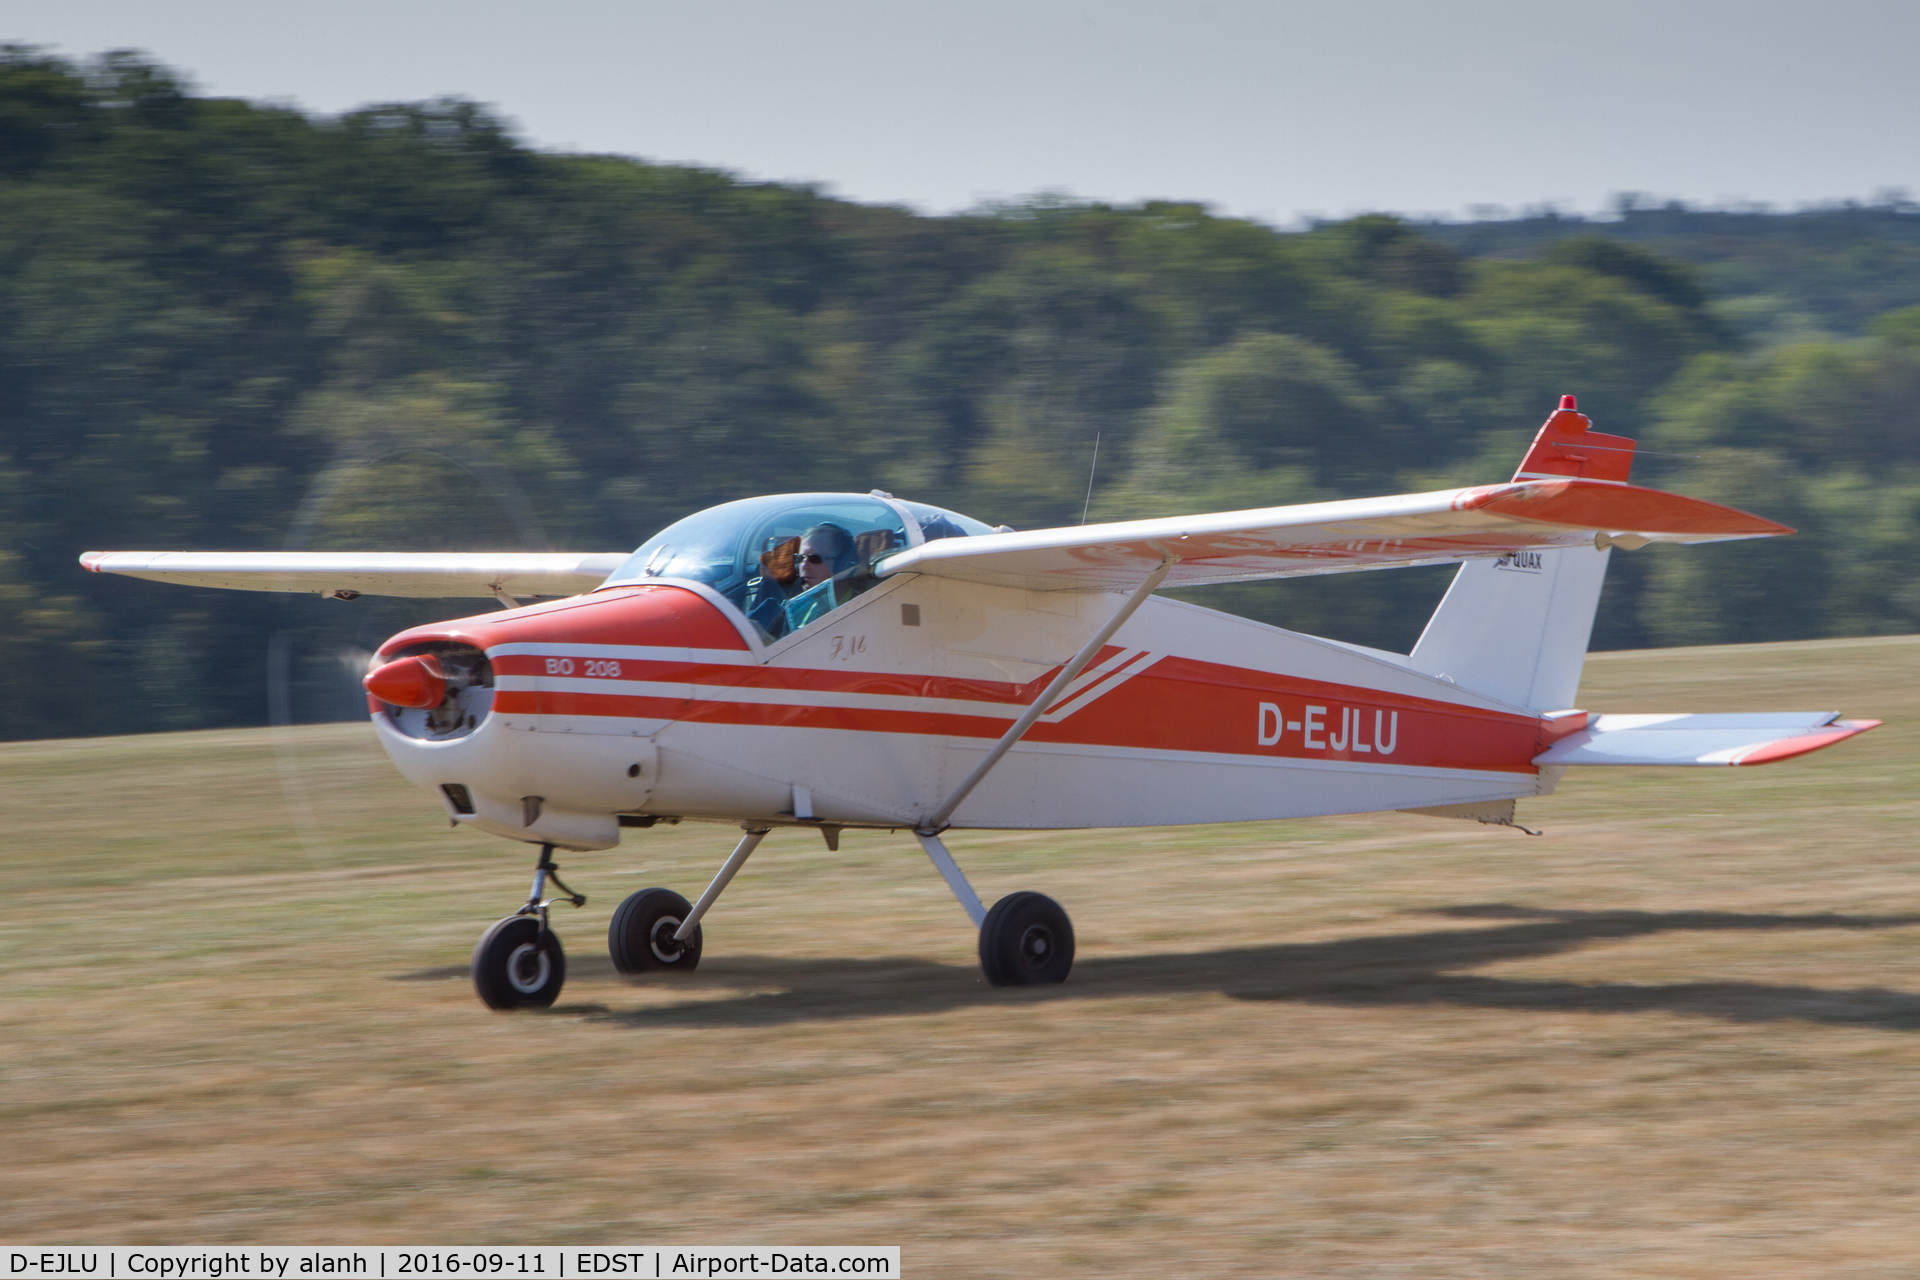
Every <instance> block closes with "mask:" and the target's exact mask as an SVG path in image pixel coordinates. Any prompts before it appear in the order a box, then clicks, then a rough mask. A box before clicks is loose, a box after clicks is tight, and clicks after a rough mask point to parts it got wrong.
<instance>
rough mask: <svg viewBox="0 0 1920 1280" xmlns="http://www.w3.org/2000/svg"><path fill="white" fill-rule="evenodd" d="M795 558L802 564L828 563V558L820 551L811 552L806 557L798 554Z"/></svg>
mask: <svg viewBox="0 0 1920 1280" xmlns="http://www.w3.org/2000/svg"><path fill="white" fill-rule="evenodd" d="M793 558H794V559H795V560H798V561H799V562H800V563H801V564H825V563H826V562H827V558H826V557H825V556H823V555H821V554H820V553H819V552H818V551H809V552H807V553H806V554H805V555H799V554H796V555H795V556H794V557H793Z"/></svg>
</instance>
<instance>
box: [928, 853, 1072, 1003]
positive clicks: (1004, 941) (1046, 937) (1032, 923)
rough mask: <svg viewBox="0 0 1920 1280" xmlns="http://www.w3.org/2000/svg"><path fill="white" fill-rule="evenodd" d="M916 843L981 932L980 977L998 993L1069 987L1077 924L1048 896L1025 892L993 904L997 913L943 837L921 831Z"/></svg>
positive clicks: (1011, 894)
mask: <svg viewBox="0 0 1920 1280" xmlns="http://www.w3.org/2000/svg"><path fill="white" fill-rule="evenodd" d="M913 835H914V838H915V839H917V840H918V841H919V842H920V847H921V848H922V849H924V850H926V852H927V857H928V858H930V859H931V860H932V861H933V865H934V866H935V868H937V869H938V870H939V872H940V878H941V879H943V880H945V881H946V882H947V888H949V889H951V890H953V896H954V897H955V898H957V899H959V901H960V908H961V910H963V911H965V912H966V913H967V919H969V920H971V921H973V924H974V927H975V928H977V929H978V930H979V931H980V971H981V972H982V973H983V974H985V975H986V979H987V981H988V982H990V983H992V984H993V985H994V986H996V987H1030V986H1043V985H1045V984H1048V983H1054V982H1065V981H1066V980H1067V974H1068V972H1069V971H1071V970H1072V968H1073V921H1071V920H1069V919H1067V913H1066V910H1065V908H1063V907H1062V906H1061V905H1060V904H1059V903H1057V902H1055V901H1054V900H1053V899H1052V898H1049V897H1048V896H1047V895H1046V894H1044V893H1033V892H1031V891H1028V890H1021V891H1019V892H1017V893H1010V894H1008V895H1007V896H1006V897H1004V898H1002V899H1000V901H998V902H996V903H994V904H993V908H992V910H988V908H987V906H986V905H985V904H984V903H982V902H981V901H980V895H979V894H977V893H975V892H974V891H973V886H972V885H971V884H969V883H967V877H966V875H965V873H963V872H962V871H961V870H960V866H959V864H958V863H956V862H955V861H954V860H953V855H952V854H950V853H948V852H947V846H946V845H945V844H943V843H942V842H941V840H940V834H939V832H937V831H925V830H921V831H915V832H914V833H913Z"/></svg>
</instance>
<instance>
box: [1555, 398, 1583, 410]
mask: <svg viewBox="0 0 1920 1280" xmlns="http://www.w3.org/2000/svg"><path fill="white" fill-rule="evenodd" d="M1560 407H1561V408H1562V409H1578V408H1579V407H1580V406H1579V405H1577V404H1575V403H1574V401H1573V397H1572V396H1561V397H1560Z"/></svg>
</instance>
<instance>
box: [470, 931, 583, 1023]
mask: <svg viewBox="0 0 1920 1280" xmlns="http://www.w3.org/2000/svg"><path fill="white" fill-rule="evenodd" d="M566 980H567V953H566V952H564V951H562V950H561V949H560V939H559V938H558V937H556V936H555V935H554V932H553V930H551V929H543V928H541V927H540V922H539V921H538V920H536V919H534V918H533V917H532V916H508V917H507V918H506V919H505V920H502V921H500V922H499V923H498V924H496V925H494V926H493V927H492V928H491V929H488V930H487V931H486V932H485V933H483V934H481V935H480V942H479V944H478V945H477V946H475V947H474V949H473V989H474V990H475V991H477V992H479V993H480V999H481V1000H482V1001H483V1002H484V1003H485V1004H486V1006H487V1008H489V1009H544V1008H546V1007H547V1006H548V1005H551V1004H552V1003H553V1002H554V1000H555V998H556V997H558V996H559V994H560V987H561V985H562V984H563V983H565V982H566Z"/></svg>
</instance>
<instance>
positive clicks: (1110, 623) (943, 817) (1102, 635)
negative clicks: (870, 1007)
mask: <svg viewBox="0 0 1920 1280" xmlns="http://www.w3.org/2000/svg"><path fill="white" fill-rule="evenodd" d="M1156 549H1157V550H1159V551H1160V553H1161V555H1162V559H1161V561H1160V567H1159V568H1157V569H1155V570H1154V571H1153V572H1152V573H1150V574H1148V575H1147V577H1146V581H1144V582H1142V583H1141V584H1140V585H1139V586H1137V587H1135V588H1134V589H1133V594H1132V595H1130V596H1128V597H1127V602H1126V603H1125V604H1123V605H1121V606H1120V608H1119V610H1118V611H1116V612H1115V613H1114V615H1113V616H1112V617H1111V618H1108V619H1107V625H1106V626H1104V627H1101V628H1100V630H1099V631H1097V632H1095V633H1094V637H1093V639H1091V640H1089V641H1087V642H1086V644H1084V645H1082V646H1081V647H1080V652H1078V653H1076V654H1074V655H1073V660H1072V661H1071V662H1069V663H1067V665H1066V666H1064V667H1062V668H1060V674H1059V675H1057V676H1055V677H1054V678H1053V682H1052V683H1051V684H1049V685H1048V686H1047V687H1046V690H1045V692H1043V693H1042V694H1041V695H1040V696H1039V697H1037V698H1035V699H1034V700H1033V701H1032V702H1031V703H1029V704H1028V706H1027V709H1026V710H1025V711H1022V712H1021V713H1020V718H1019V719H1018V720H1015V721H1014V722H1013V724H1012V725H1010V726H1008V728H1007V731H1006V732H1005V733H1003V734H1001V735H1000V741H998V742H996V743H994V744H993V750H991V751H989V752H987V757H986V759H984V760H982V761H981V762H980V763H979V764H977V765H975V766H974V767H973V772H972V773H970V774H968V775H967V777H966V780H965V781H964V782H962V783H961V784H960V785H959V786H958V787H956V788H954V792H953V794H952V795H950V796H948V797H947V802H946V803H945V804H943V805H941V806H940V807H939V808H938V809H937V810H935V811H934V813H933V816H932V817H930V818H928V819H927V820H926V821H925V822H923V823H921V824H920V825H919V826H917V827H915V828H914V829H913V832H914V834H915V835H918V836H930V835H938V834H939V833H940V832H942V831H944V830H946V828H947V819H949V818H951V817H953V811H954V810H955V809H958V808H959V807H960V802H961V801H962V800H965V799H966V798H967V796H968V795H969V794H971V793H972V791H973V789H974V788H975V787H977V786H979V785H980V783H981V780H982V779H984V778H985V777H986V776H987V775H988V774H989V773H991V772H993V766H995V765H997V764H999V763H1000V760H1001V758H1002V757H1003V756H1005V755H1006V754H1007V752H1009V751H1011V750H1013V744H1014V743H1016V742H1018V741H1020V739H1021V738H1022V737H1024V736H1025V735H1026V732H1027V730H1029V729H1031V728H1033V722H1034V721H1036V720H1038V719H1039V718H1040V717H1041V715H1042V714H1044V713H1045V711H1046V709H1047V708H1048V707H1050V706H1052V705H1053V703H1054V699H1056V698H1058V697H1059V696H1060V694H1061V693H1062V691H1064V690H1065V689H1066V687H1067V686H1068V685H1069V684H1072V683H1073V678H1074V677H1075V676H1077V675H1079V674H1080V671H1081V669H1082V668H1083V667H1085V666H1086V665H1087V664H1088V663H1089V662H1091V661H1093V655H1094V654H1096V653H1099V652H1100V650H1101V649H1102V648H1104V647H1105V646H1106V643H1107V641H1109V640H1111V639H1113V633H1114V632H1116V631H1118V630H1119V629H1120V627H1121V624H1122V623H1124V622H1126V620H1127V619H1128V618H1131V617H1132V616H1133V611H1134V610H1135V609H1138V608H1139V607H1140V606H1141V605H1142V604H1144V603H1146V599H1147V597H1148V596H1150V595H1152V594H1153V589H1154V588H1155V587H1157V586H1159V585H1160V584H1161V583H1162V582H1163V581H1165V580H1166V576H1167V573H1168V571H1169V570H1171V569H1172V568H1173V566H1174V565H1175V564H1176V563H1178V559H1179V558H1178V557H1177V556H1175V555H1174V554H1173V553H1172V552H1169V551H1167V550H1166V548H1164V547H1157V548H1156ZM943 874H944V868H943ZM964 902H965V900H964V899H963V900H962V904H963V905H964Z"/></svg>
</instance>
